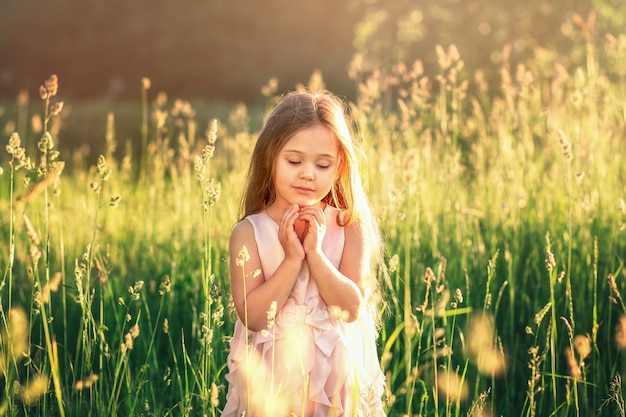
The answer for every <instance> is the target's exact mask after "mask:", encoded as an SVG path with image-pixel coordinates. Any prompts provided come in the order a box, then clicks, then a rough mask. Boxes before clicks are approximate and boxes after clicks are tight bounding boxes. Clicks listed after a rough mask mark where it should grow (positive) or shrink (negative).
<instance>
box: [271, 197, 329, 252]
mask: <svg viewBox="0 0 626 417" xmlns="http://www.w3.org/2000/svg"><path fill="white" fill-rule="evenodd" d="M278 226H279V227H278V238H279V240H280V243H281V245H282V246H283V249H284V251H285V257H286V258H298V259H301V260H303V259H304V258H305V256H306V254H308V253H312V252H321V251H322V241H323V240H324V235H325V234H326V217H325V216H324V211H323V210H322V208H321V207H319V206H304V207H299V206H298V205H297V204H292V205H291V206H289V208H288V209H287V210H286V211H285V213H284V214H283V217H282V218H281V221H280V224H279V225H278Z"/></svg>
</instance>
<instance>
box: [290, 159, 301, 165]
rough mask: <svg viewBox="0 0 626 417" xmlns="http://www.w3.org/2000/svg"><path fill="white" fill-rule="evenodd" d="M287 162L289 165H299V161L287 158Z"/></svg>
mask: <svg viewBox="0 0 626 417" xmlns="http://www.w3.org/2000/svg"><path fill="white" fill-rule="evenodd" d="M287 162H289V164H291V165H300V161H292V160H289V159H288V160H287Z"/></svg>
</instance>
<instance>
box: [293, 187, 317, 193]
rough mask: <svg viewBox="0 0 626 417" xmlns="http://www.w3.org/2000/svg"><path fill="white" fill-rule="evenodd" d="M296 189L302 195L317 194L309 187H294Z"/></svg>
mask: <svg viewBox="0 0 626 417" xmlns="http://www.w3.org/2000/svg"><path fill="white" fill-rule="evenodd" d="M294 189H295V190H296V191H297V192H299V193H302V194H312V193H313V192H315V190H314V189H312V188H309V187H294Z"/></svg>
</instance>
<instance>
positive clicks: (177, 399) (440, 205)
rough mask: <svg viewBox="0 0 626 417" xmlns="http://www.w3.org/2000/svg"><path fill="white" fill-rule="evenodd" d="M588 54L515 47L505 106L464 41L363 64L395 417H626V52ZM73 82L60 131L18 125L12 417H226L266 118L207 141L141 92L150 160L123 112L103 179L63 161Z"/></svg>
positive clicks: (11, 200)
mask: <svg viewBox="0 0 626 417" xmlns="http://www.w3.org/2000/svg"><path fill="white" fill-rule="evenodd" d="M584 41H585V44H584V45H583V47H584V51H585V53H586V57H587V58H586V59H585V61H584V65H582V66H580V67H572V68H565V67H564V66H562V65H560V64H559V62H560V57H559V56H558V55H557V54H556V53H554V52H553V51H545V50H541V49H537V51H536V58H535V59H534V60H532V61H531V62H526V63H523V64H519V65H518V66H516V67H514V68H513V67H512V65H511V64H510V63H509V61H508V60H507V59H506V57H507V51H506V50H505V51H503V56H504V57H505V60H504V61H503V62H504V63H503V65H502V69H501V78H500V83H499V85H497V86H496V87H493V86H491V87H490V86H488V85H487V83H486V82H485V80H483V79H482V78H481V74H480V73H476V74H467V73H466V72H465V71H464V69H463V60H462V57H461V56H460V55H459V53H458V51H457V50H456V49H455V48H454V46H450V47H447V48H443V47H437V48H436V52H437V56H438V58H439V72H438V73H436V74H426V73H424V70H423V68H422V66H421V64H420V62H414V63H407V64H402V63H398V64H397V65H395V66H393V67H391V68H387V69H382V70H381V69H377V70H375V71H368V70H365V69H364V68H363V67H359V61H358V60H355V62H354V66H353V67H352V68H351V74H352V75H353V78H354V80H355V83H356V85H357V88H358V97H357V100H355V102H354V103H351V113H352V116H353V117H354V119H355V120H356V122H357V124H358V128H359V130H360V133H361V135H362V136H363V138H364V141H365V149H366V153H367V155H368V160H369V166H368V167H366V168H365V170H366V174H367V175H366V178H367V181H368V184H367V186H368V189H369V193H370V196H371V199H372V201H373V204H374V206H375V208H376V211H377V212H378V213H379V215H380V220H381V226H382V229H383V233H384V236H385V243H386V251H387V259H388V274H381V275H380V279H381V284H382V288H383V295H384V299H385V301H386V306H385V307H384V308H381V314H382V324H381V328H380V340H379V347H380V355H381V364H382V366H383V369H384V372H385V374H386V377H387V384H388V392H387V398H386V407H387V410H388V412H389V415H392V416H396V415H397V416H403V415H407V416H411V415H423V416H446V417H447V416H466V415H467V416H475V417H476V416H496V415H504V416H550V415H555V416H557V415H558V416H565V415H567V416H569V415H571V416H593V415H598V416H601V415H624V412H623V409H624V406H623V399H622V384H621V377H622V375H623V372H624V371H626V368H624V357H623V356H624V348H626V319H625V318H624V317H625V314H626V309H625V308H624V303H623V300H622V296H621V292H622V291H623V288H624V278H626V275H625V272H624V267H623V258H624V254H626V242H625V239H624V236H625V235H624V234H625V233H626V204H625V203H624V199H625V198H626V197H625V196H626V187H625V185H624V176H625V174H626V172H625V168H624V166H625V164H624V161H623V150H624V132H625V131H626V69H625V68H626V67H625V65H624V62H626V37H624V35H619V36H614V35H609V36H607V37H605V38H603V39H601V40H599V41H597V40H595V39H593V38H591V37H588V38H584ZM600 52H601V53H602V56H606V57H608V58H609V59H607V60H606V61H603V62H605V63H604V65H602V66H600V65H599V61H598V58H597V57H598V56H599V55H600ZM63 82H70V81H67V80H65V81H63ZM56 83H57V80H56V79H55V78H54V77H51V79H50V80H47V81H46V82H45V83H44V85H43V86H42V90H41V92H40V97H41V98H42V105H41V109H42V110H41V112H37V111H34V112H33V114H32V115H29V116H28V117H26V116H25V115H24V114H23V112H24V111H26V110H25V108H26V107H25V106H18V109H22V110H20V112H18V113H19V114H17V115H16V118H15V120H19V121H20V122H19V123H15V122H12V120H13V119H12V117H13V116H12V115H11V114H10V113H8V112H7V113H6V115H5V116H3V119H1V120H2V121H3V123H4V125H5V126H6V127H11V129H9V132H7V137H8V138H9V140H8V145H7V146H6V151H8V152H3V153H2V156H0V167H1V169H2V175H1V176H0V180H1V181H0V193H1V196H2V198H0V207H1V210H0V218H1V219H2V223H1V227H0V232H1V233H2V235H1V236H2V238H1V239H0V242H2V244H1V245H2V246H1V248H2V250H1V251H0V262H1V265H2V282H1V283H0V296H1V299H2V310H1V312H0V323H1V326H0V327H1V329H2V335H1V339H0V346H1V349H0V371H1V373H0V383H1V384H2V386H3V388H4V395H3V396H2V398H1V399H0V414H4V415H31V414H32V415H87V414H91V415H211V416H215V415H219V414H220V410H221V407H222V406H223V404H224V403H225V390H226V387H225V379H224V373H225V372H226V369H225V365H226V355H227V353H228V352H227V349H228V340H229V336H230V334H231V332H232V326H233V324H234V320H235V315H234V312H233V310H232V308H231V306H230V303H229V295H228V294H229V283H228V282H229V280H228V270H227V269H228V268H227V262H226V259H227V256H228V254H227V241H228V235H229V231H230V228H231V226H232V224H233V223H234V222H235V219H236V211H237V206H238V201H239V200H238V199H239V195H240V190H241V185H242V173H243V172H244V171H245V168H246V165H247V163H248V159H249V155H250V151H251V146H252V145H253V143H254V138H255V136H256V131H255V128H253V127H252V126H257V125H258V121H257V120H256V119H254V117H255V116H254V115H253V116H251V115H250V114H248V110H247V109H246V108H245V107H244V106H236V107H235V108H234V109H233V111H232V113H231V114H230V116H229V117H228V118H227V120H224V121H222V122H221V123H217V122H211V123H210V124H209V125H208V126H206V131H205V132H204V134H202V133H198V131H199V130H201V129H202V128H199V127H198V123H197V119H198V117H197V115H196V112H195V110H194V109H193V108H192V107H191V105H190V104H189V103H188V102H186V101H184V100H175V101H173V102H172V101H170V100H168V98H167V96H166V95H165V94H164V93H157V94H152V93H151V90H150V89H151V85H150V82H149V80H147V79H145V80H142V96H141V103H142V111H141V117H140V119H138V120H137V125H138V127H139V129H140V130H139V131H140V135H141V137H138V138H132V139H133V140H135V141H137V142H140V143H141V148H140V149H141V151H142V152H141V154H140V155H137V154H133V151H134V150H135V151H136V149H134V148H133V146H132V144H131V143H130V142H127V143H118V140H117V137H116V129H115V123H116V114H115V111H114V110H113V111H111V112H110V113H109V114H108V115H106V118H103V120H106V123H105V125H106V126H105V131H106V133H105V137H104V138H103V146H102V149H103V151H102V153H101V154H100V155H98V156H97V158H94V160H95V161H96V162H95V163H93V164H91V163H90V162H89V161H90V160H91V158H93V156H91V155H86V154H85V153H84V150H83V149H77V150H74V151H72V152H69V151H63V149H64V148H63V142H62V141H63V137H62V132H63V129H62V126H63V125H62V124H63V120H64V118H65V117H66V115H65V113H64V110H63V105H62V104H60V101H59V100H58V97H59V95H60V94H59V93H58V92H57V88H56V87H58V86H57V85H56ZM311 83H312V85H315V86H321V85H323V80H322V79H321V77H320V75H319V74H315V76H314V77H313V78H312V80H311ZM275 90H276V88H275V85H269V86H266V87H264V90H263V91H264V93H265V94H266V95H267V96H268V97H269V99H270V100H273V92H274V91H275ZM59 91H62V90H59ZM53 93H54V94H53ZM22 100H23V98H22ZM270 103H271V101H270ZM32 107H33V106H32V105H31V106H30V107H29V108H31V109H32ZM38 113H39V116H37V114H38ZM103 116H104V115H103ZM23 120H31V122H32V121H36V120H41V121H42V123H41V124H40V125H39V128H37V124H36V123H35V124H32V126H31V129H26V128H25V127H24V126H23V125H24V122H23ZM18 124H19V125H20V127H19V129H18V130H19V131H15V132H13V130H15V129H16V127H15V126H17V125H18ZM28 132H30V133H28ZM59 150H61V151H60V152H59ZM64 162H65V163H64Z"/></svg>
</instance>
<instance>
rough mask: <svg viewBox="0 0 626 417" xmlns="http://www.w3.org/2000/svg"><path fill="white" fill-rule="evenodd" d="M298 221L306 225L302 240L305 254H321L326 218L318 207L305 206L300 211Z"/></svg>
mask: <svg viewBox="0 0 626 417" xmlns="http://www.w3.org/2000/svg"><path fill="white" fill-rule="evenodd" d="M299 219H300V220H303V221H305V222H306V223H307V224H308V227H307V228H306V233H305V235H304V237H303V240H302V247H303V248H304V252H305V253H311V252H317V253H321V252H322V242H323V241H324V235H325V234H326V216H325V215H324V211H323V210H322V208H321V207H319V206H305V207H302V208H301V209H300V216H299Z"/></svg>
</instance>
